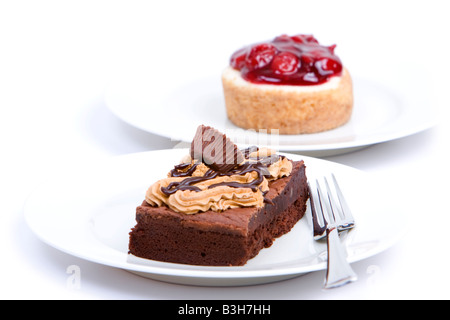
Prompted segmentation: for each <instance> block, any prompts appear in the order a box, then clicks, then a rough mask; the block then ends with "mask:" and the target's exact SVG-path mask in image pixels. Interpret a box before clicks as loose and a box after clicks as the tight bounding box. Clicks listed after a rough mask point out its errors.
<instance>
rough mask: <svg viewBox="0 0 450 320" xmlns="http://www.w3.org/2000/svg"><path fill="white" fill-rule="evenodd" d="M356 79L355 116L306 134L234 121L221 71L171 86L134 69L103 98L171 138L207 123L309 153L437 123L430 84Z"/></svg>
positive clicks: (255, 141)
mask: <svg viewBox="0 0 450 320" xmlns="http://www.w3.org/2000/svg"><path fill="white" fill-rule="evenodd" d="M385 82H386V81H385ZM353 83H354V96H355V97H354V98H355V105H354V112H353V115H352V118H351V120H350V121H349V122H348V123H347V124H345V125H344V126H342V127H340V128H337V129H334V130H330V131H326V132H322V133H316V134H303V135H277V136H273V135H268V134H267V133H264V132H255V131H249V130H243V129H240V128H238V127H237V126H235V125H234V124H233V123H231V121H229V120H228V118H227V116H226V111H225V103H224V99H223V93H222V84H221V80H220V75H216V76H213V77H205V78H200V79H197V80H195V79H194V80H191V81H190V82H186V81H184V82H183V81H178V83H177V82H174V84H173V85H172V86H170V88H169V87H167V86H165V85H161V84H160V83H155V79H153V78H151V77H148V76H147V77H145V76H139V74H133V75H132V76H129V77H124V79H121V80H116V81H113V82H112V83H111V84H110V85H109V86H108V87H107V89H106V92H105V101H106V104H107V106H108V107H109V108H110V110H111V111H112V112H113V113H114V114H115V115H116V116H118V117H119V118H121V119H122V120H124V121H125V122H127V123H129V124H131V125H133V126H135V127H138V128H140V129H142V130H145V131H147V132H151V133H154V134H158V135H161V136H165V137H169V138H171V139H172V140H176V141H185V142H190V139H191V137H193V135H194V133H195V130H196V128H197V127H198V126H199V125H200V124H205V125H209V126H212V127H215V128H216V129H218V130H219V131H222V132H225V133H226V134H227V135H228V136H229V137H230V138H231V139H232V140H233V141H235V142H236V143H237V144H239V145H241V146H244V145H258V146H270V147H272V148H274V149H277V150H280V151H300V152H301V153H302V154H307V155H311V156H326V155H332V154H339V153H344V152H348V151H353V150H355V149H358V148H362V147H365V146H368V145H372V144H376V143H380V142H385V141H389V140H393V139H397V138H401V137H405V136H408V135H411V134H414V133H417V132H420V131H423V130H425V129H428V128H430V127H431V126H433V125H434V123H435V115H434V114H435V112H434V111H433V110H432V107H433V105H432V103H431V102H430V101H429V94H428V90H427V88H426V87H425V85H426V84H424V83H422V82H418V81H414V78H411V77H406V78H405V79H402V80H401V81H398V82H395V84H393V85H392V84H390V85H386V84H381V83H378V82H375V81H372V80H368V79H366V78H361V77H358V76H355V77H354V78H353ZM393 86H394V87H393ZM393 88H394V89H393Z"/></svg>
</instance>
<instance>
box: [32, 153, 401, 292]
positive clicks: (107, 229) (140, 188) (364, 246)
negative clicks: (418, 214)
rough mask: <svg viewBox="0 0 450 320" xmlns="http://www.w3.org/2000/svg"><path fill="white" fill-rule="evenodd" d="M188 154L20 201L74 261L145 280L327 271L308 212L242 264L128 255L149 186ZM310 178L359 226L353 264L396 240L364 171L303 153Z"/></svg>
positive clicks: (267, 277) (116, 166)
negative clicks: (334, 191)
mask: <svg viewBox="0 0 450 320" xmlns="http://www.w3.org/2000/svg"><path fill="white" fill-rule="evenodd" d="M186 153H187V150H185V149H173V150H162V151H151V152H145V153H137V154H131V155H126V156H120V157H116V158H113V159H111V160H108V161H104V162H99V163H95V164H92V163H91V164H89V165H83V166H80V167H79V168H72V169H71V170H70V172H67V173H65V174H64V175H62V176H60V177H58V178H55V179H54V180H52V181H49V182H47V183H44V184H43V185H41V186H40V187H39V188H37V189H36V190H35V191H34V192H33V193H32V194H31V195H30V197H29V198H28V200H27V202H26V204H25V208H24V211H25V218H26V221H27V223H28V225H29V227H30V228H31V229H32V230H33V231H34V233H35V234H36V235H37V236H38V237H39V238H40V239H42V240H43V241H44V242H46V243H47V244H49V245H51V246H53V247H55V248H57V249H59V250H62V251H64V252H66V253H69V254H72V255H74V256H77V257H80V258H83V259H86V260H89V261H93V262H96V263H100V264H104V265H107V266H111V267H116V268H122V269H125V270H128V271H131V272H134V273H137V274H140V275H143V276H145V277H148V278H152V279H157V280H163V281H168V282H174V283H181V284H191V285H207V286H209V285H210V286H237V285H250V284H260V283H268V282H273V281H278V280H282V279H288V278H293V277H297V276H299V275H302V274H305V273H308V272H312V271H316V270H321V269H324V268H325V266H326V264H325V260H324V259H326V244H325V243H319V242H315V241H314V240H313V238H312V231H311V222H310V213H309V210H308V212H307V215H306V216H305V218H303V219H302V220H301V221H300V222H299V223H297V225H296V226H295V227H294V228H293V230H292V231H291V232H290V233H288V234H286V235H284V236H282V237H281V238H279V239H277V240H276V241H275V242H274V244H273V245H272V247H270V248H267V249H263V250H262V251H261V252H260V253H259V255H258V256H256V257H255V258H254V259H252V260H250V261H249V262H248V263H247V265H245V266H243V267H203V266H191V265H182V264H174V263H165V262H158V261H152V260H146V259H141V258H136V257H133V256H131V255H129V254H128V239H129V236H128V234H129V232H130V229H131V228H132V227H133V226H134V225H135V208H136V206H138V205H140V204H141V202H142V200H143V199H144V194H145V191H146V190H147V188H148V187H149V186H150V184H152V183H153V182H154V181H156V180H158V179H161V178H163V177H164V176H165V175H166V174H167V172H168V171H169V170H170V169H172V168H173V165H174V164H176V163H178V162H179V160H180V159H181V158H182V157H183V156H184V155H185V154H186ZM287 156H288V157H289V158H290V159H293V160H300V159H303V160H304V161H305V164H306V166H307V175H308V178H309V179H311V178H314V177H316V176H322V175H324V174H327V173H330V172H333V173H334V174H335V175H336V177H337V179H338V181H340V184H341V187H342V189H343V191H344V193H345V195H346V198H348V202H349V204H350V206H351V208H352V211H353V214H354V216H355V219H356V223H357V227H356V228H355V229H354V230H353V231H352V232H350V233H349V235H348V237H347V239H346V241H345V243H346V246H347V249H348V258H349V261H350V262H355V261H358V260H361V259H364V258H367V257H370V256H373V255H375V254H377V253H379V252H381V251H383V250H385V249H387V248H388V247H390V246H391V245H392V244H394V243H395V241H396V240H397V239H398V238H399V237H400V236H401V235H402V233H403V232H404V231H405V228H406V221H405V218H404V216H403V214H402V211H400V210H399V209H398V206H397V204H396V202H395V200H396V199H395V198H393V197H391V196H390V195H389V194H385V193H384V192H383V186H381V185H379V184H378V183H376V182H375V181H374V180H373V179H370V178H369V177H368V176H367V175H366V174H365V173H363V172H361V171H359V170H356V169H353V168H350V167H346V166H343V165H340V164H336V163H332V162H328V161H325V160H319V159H315V158H310V157H306V156H299V155H293V154H292V155H291V154H288V155H287Z"/></svg>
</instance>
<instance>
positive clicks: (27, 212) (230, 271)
mask: <svg viewBox="0 0 450 320" xmlns="http://www.w3.org/2000/svg"><path fill="white" fill-rule="evenodd" d="M161 152H163V153H167V152H168V153H172V152H173V153H174V154H176V155H181V154H183V152H184V153H185V152H187V149H161V150H152V151H146V152H138V153H132V154H126V155H120V156H113V157H111V158H109V159H108V160H112V161H114V160H116V159H119V161H121V160H120V159H127V158H133V157H146V156H147V155H148V156H151V155H152V154H155V153H161ZM282 154H284V155H288V156H292V157H294V158H302V159H304V160H305V162H306V163H307V161H318V162H321V163H325V165H331V166H338V167H344V168H346V169H345V170H347V169H349V170H352V171H354V172H358V173H359V174H362V175H365V177H368V174H367V173H366V172H364V171H362V170H359V169H356V168H353V167H350V166H346V165H342V164H339V163H336V162H332V161H328V160H323V159H318V158H313V157H309V156H303V155H298V154H290V153H282ZM102 162H104V159H103V160H102V161H99V162H98V163H97V162H96V165H99V164H100V163H102ZM52 178H53V179H49V180H48V181H47V182H44V183H42V184H41V185H39V186H37V187H36V189H35V190H33V191H32V192H31V193H30V194H29V196H28V197H27V199H26V201H25V204H24V207H23V214H24V217H25V221H26V224H27V225H28V227H29V228H30V229H31V231H32V232H33V233H34V234H35V235H36V236H37V237H38V238H39V239H40V240H41V241H43V242H44V243H46V244H47V245H49V246H51V247H53V248H55V249H57V250H59V251H62V252H65V253H67V254H69V255H72V256H75V257H78V258H81V259H83V260H87V261H91V262H94V263H98V264H102V265H106V266H110V267H115V268H120V269H124V270H127V271H130V272H138V273H145V274H147V275H148V277H149V278H152V277H151V275H160V276H169V277H173V278H189V279H203V280H208V279H209V280H210V281H211V282H212V283H211V285H216V284H217V283H215V281H217V280H224V279H241V280H242V279H247V280H249V279H260V281H258V283H266V282H267V281H270V279H271V278H277V277H278V278H279V277H284V276H300V275H302V274H305V273H309V272H314V271H319V270H323V269H325V268H326V262H325V261H321V262H319V263H316V264H311V265H308V266H305V265H301V266H298V265H295V264H292V262H289V265H288V266H287V267H276V268H272V269H267V268H261V269H256V270H254V269H253V270H252V269H246V268H245V266H244V267H210V266H191V265H184V264H176V263H167V262H160V261H153V260H150V261H151V263H153V264H154V265H141V264H136V263H129V262H128V257H129V255H128V254H126V253H123V252H120V251H118V250H116V249H114V248H111V247H108V246H107V245H106V244H104V243H102V242H101V241H99V240H98V239H97V240H96V243H97V245H99V246H98V248H99V249H106V250H108V251H109V253H110V254H112V255H114V256H117V257H119V256H120V259H119V260H117V261H107V260H105V259H104V258H103V257H95V256H92V252H89V253H88V254H86V253H84V254H83V253H80V252H78V251H77V250H73V248H66V247H64V246H62V245H59V244H58V243H55V241H54V239H53V240H52V239H49V238H48V237H46V236H44V235H43V234H42V232H41V230H38V229H39V228H36V225H35V224H34V222H33V219H32V218H31V215H32V214H33V208H32V207H31V208H30V205H31V204H32V201H30V199H31V200H32V199H33V196H34V195H36V190H39V189H40V187H41V186H42V185H50V184H52V183H53V182H54V181H58V179H57V178H56V177H52ZM30 203H31V204H30ZM402 217H403V215H402ZM403 218H404V217H403ZM404 221H405V225H404V227H403V229H402V230H400V232H398V233H397V234H396V235H395V236H391V237H390V238H389V241H385V240H383V241H382V244H381V245H378V246H377V247H376V248H375V249H371V250H370V251H367V252H365V254H360V255H357V256H353V257H349V261H350V262H351V263H353V262H357V261H361V260H364V259H367V258H368V257H372V256H374V255H377V254H379V253H381V252H383V251H385V250H387V249H388V248H390V247H391V246H393V245H394V244H395V243H397V242H398V241H399V240H400V239H401V238H402V237H403V235H404V234H405V233H406V232H407V230H408V227H407V225H408V219H405V220H404ZM131 227H132V226H130V228H131ZM91 237H92V238H94V235H93V234H91ZM123 258H126V259H123ZM137 259H142V258H137ZM143 260H145V261H147V260H146V259H143ZM119 261H121V262H120V263H119ZM167 265H169V266H170V267H167ZM165 266H166V267H165ZM263 279H265V280H263ZM167 282H172V281H167ZM173 282H176V283H180V282H178V281H176V280H175V281H173ZM208 285H209V284H208Z"/></svg>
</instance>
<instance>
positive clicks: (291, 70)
mask: <svg viewBox="0 0 450 320" xmlns="http://www.w3.org/2000/svg"><path fill="white" fill-rule="evenodd" d="M335 48H336V45H332V46H329V47H326V46H322V45H320V44H319V42H318V41H317V39H316V38H314V37H313V36H312V35H302V34H300V35H295V36H288V35H281V36H278V37H276V38H275V39H274V40H272V41H270V42H264V43H257V44H254V45H250V46H247V47H245V48H242V49H240V50H238V51H236V52H235V53H234V54H233V55H232V56H231V59H230V65H231V66H232V67H233V68H234V69H236V70H240V71H241V74H242V76H243V78H244V79H246V80H248V81H250V82H253V83H270V84H282V85H316V84H321V83H324V82H326V81H328V80H329V78H330V77H333V76H339V75H341V74H342V69H343V67H342V63H341V60H340V59H339V57H338V56H336V55H335V54H334V49H335Z"/></svg>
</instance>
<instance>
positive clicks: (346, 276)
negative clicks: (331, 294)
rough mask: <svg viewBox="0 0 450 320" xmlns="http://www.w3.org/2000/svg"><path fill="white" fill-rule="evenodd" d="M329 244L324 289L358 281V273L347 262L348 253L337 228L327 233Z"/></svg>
mask: <svg viewBox="0 0 450 320" xmlns="http://www.w3.org/2000/svg"><path fill="white" fill-rule="evenodd" d="M327 244H328V262H327V266H328V271H327V276H326V279H325V285H324V289H331V288H336V287H340V286H343V285H344V284H347V283H349V282H352V281H356V279H357V276H356V273H355V272H354V271H353V269H352V267H351V266H350V264H349V263H348V261H347V253H346V251H345V249H344V246H343V245H342V243H341V240H340V239H339V234H338V230H337V228H330V229H329V230H328V231H327Z"/></svg>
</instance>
